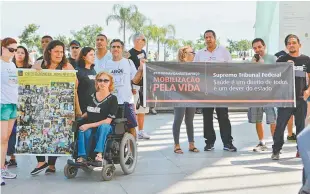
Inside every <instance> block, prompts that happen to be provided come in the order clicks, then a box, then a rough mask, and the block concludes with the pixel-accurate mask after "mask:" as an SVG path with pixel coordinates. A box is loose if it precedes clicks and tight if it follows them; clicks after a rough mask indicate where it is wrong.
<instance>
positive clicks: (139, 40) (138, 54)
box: [129, 33, 150, 139]
mask: <svg viewBox="0 0 310 194" xmlns="http://www.w3.org/2000/svg"><path fill="white" fill-rule="evenodd" d="M133 44H134V47H133V48H132V49H130V50H129V53H130V57H129V59H131V60H132V61H133V63H134V64H135V66H136V69H138V68H139V67H140V64H141V63H144V62H145V61H146V59H147V57H146V52H145V51H144V50H143V47H144V46H145V37H144V35H143V34H141V33H136V34H134V35H133ZM133 89H134V92H133V93H134V100H135V106H136V113H137V120H138V129H139V133H138V138H139V139H150V136H149V135H148V134H147V133H146V132H145V131H144V130H143V127H144V116H145V114H146V113H148V112H149V108H148V107H143V106H142V105H143V104H142V103H143V101H142V99H143V84H142V80H141V82H140V83H139V85H138V86H137V85H134V86H133Z"/></svg>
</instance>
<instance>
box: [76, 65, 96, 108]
mask: <svg viewBox="0 0 310 194" xmlns="http://www.w3.org/2000/svg"><path fill="white" fill-rule="evenodd" d="M77 70H78V72H77V74H76V75H77V78H78V81H79V85H78V90H77V93H78V96H79V103H80V107H81V111H82V113H85V112H86V109H87V102H86V101H87V98H88V96H90V95H92V94H93V93H94V92H96V88H95V77H96V74H97V73H96V71H95V69H94V67H93V66H92V67H91V68H90V69H86V68H77Z"/></svg>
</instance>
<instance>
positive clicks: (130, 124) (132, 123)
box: [125, 103, 138, 129]
mask: <svg viewBox="0 0 310 194" xmlns="http://www.w3.org/2000/svg"><path fill="white" fill-rule="evenodd" d="M125 106H127V107H126V108H125V118H126V119H127V123H126V126H127V128H129V129H130V128H135V127H137V126H138V123H137V119H136V113H135V107H134V106H135V105H134V104H128V103H126V104H125Z"/></svg>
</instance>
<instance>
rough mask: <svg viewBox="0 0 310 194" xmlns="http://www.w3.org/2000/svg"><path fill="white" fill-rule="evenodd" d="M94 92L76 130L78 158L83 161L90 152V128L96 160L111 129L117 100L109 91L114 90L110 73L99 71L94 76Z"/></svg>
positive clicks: (102, 150)
mask: <svg viewBox="0 0 310 194" xmlns="http://www.w3.org/2000/svg"><path fill="white" fill-rule="evenodd" d="M95 87H96V92H95V93H93V94H92V95H91V96H89V97H88V99H87V101H86V103H87V109H86V112H85V113H84V114H83V116H82V118H83V120H82V121H81V123H83V124H82V125H81V126H80V127H79V132H78V159H77V162H79V163H85V162H86V158H87V156H88V154H89V152H90V150H89V146H90V145H89V143H90V137H91V134H92V130H94V129H96V136H97V137H96V141H97V142H96V147H95V150H94V152H95V153H97V156H96V159H95V160H96V161H97V162H102V161H103V157H102V154H103V152H104V146H105V142H106V139H107V136H108V135H109V133H110V132H111V131H112V127H111V125H110V124H111V122H112V120H113V119H114V118H115V115H116V112H117V107H118V102H117V98H116V96H114V95H112V94H111V92H112V91H113V90H114V81H113V77H112V75H111V74H108V73H106V72H100V73H98V75H97V76H96V78H95Z"/></svg>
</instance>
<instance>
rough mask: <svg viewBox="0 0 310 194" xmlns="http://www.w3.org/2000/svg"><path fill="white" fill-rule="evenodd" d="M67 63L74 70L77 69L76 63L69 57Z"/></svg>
mask: <svg viewBox="0 0 310 194" xmlns="http://www.w3.org/2000/svg"><path fill="white" fill-rule="evenodd" d="M68 60H69V63H70V64H71V65H72V66H73V68H74V69H77V61H76V60H75V59H73V58H71V57H69V58H68Z"/></svg>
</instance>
